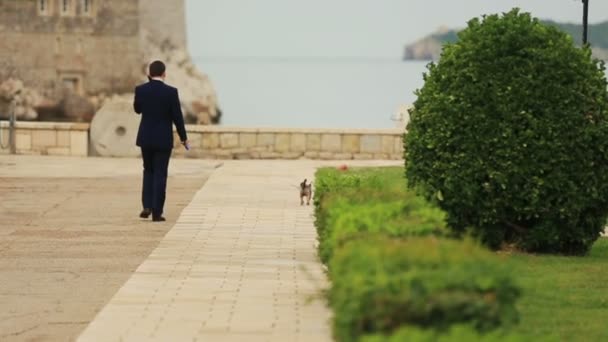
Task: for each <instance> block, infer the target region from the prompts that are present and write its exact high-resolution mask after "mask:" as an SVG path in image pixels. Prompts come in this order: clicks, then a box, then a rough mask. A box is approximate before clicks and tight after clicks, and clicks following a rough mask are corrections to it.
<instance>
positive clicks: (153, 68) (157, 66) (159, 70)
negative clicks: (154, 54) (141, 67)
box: [150, 61, 165, 77]
mask: <svg viewBox="0 0 608 342" xmlns="http://www.w3.org/2000/svg"><path fill="white" fill-rule="evenodd" d="M164 73H165V63H163V62H161V61H154V62H152V64H150V77H160V76H162V75H163V74H164Z"/></svg>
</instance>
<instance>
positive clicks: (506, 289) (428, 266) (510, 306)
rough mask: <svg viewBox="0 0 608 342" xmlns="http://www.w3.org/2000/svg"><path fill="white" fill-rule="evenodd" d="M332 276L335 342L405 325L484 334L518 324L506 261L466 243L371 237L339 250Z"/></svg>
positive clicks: (351, 243)
mask: <svg viewBox="0 0 608 342" xmlns="http://www.w3.org/2000/svg"><path fill="white" fill-rule="evenodd" d="M330 278H331V281H332V287H331V289H330V292H329V299H330V305H331V306H332V308H333V309H334V313H335V317H334V334H335V336H336V338H337V340H339V341H355V340H357V339H358V338H360V337H362V336H364V335H366V334H374V333H382V334H390V333H392V332H394V331H395V330H397V329H399V328H400V327H401V326H403V325H411V326H417V327H420V328H429V329H436V330H445V329H449V328H450V327H451V326H452V325H454V324H460V323H467V324H470V325H471V326H473V327H474V328H475V329H477V330H479V331H488V330H491V329H494V328H496V327H499V326H503V327H504V326H509V325H510V324H512V323H514V322H516V321H517V319H518V316H517V312H516V309H515V300H516V299H517V297H518V295H519V290H518V289H517V287H516V286H515V285H514V284H513V282H512V281H511V278H510V271H509V267H508V264H507V263H506V261H505V260H501V259H499V258H498V257H497V256H495V255H493V254H492V253H490V252H489V251H486V250H485V249H482V248H479V247H478V246H476V245H475V244H474V243H472V242H470V241H464V242H462V241H456V240H442V239H436V238H429V237H427V238H408V239H406V240H400V239H394V238H393V239H389V238H386V237H374V236H372V235H368V237H367V238H366V239H358V240H354V241H351V242H349V243H347V244H345V245H344V246H342V247H341V248H339V249H338V250H336V252H335V255H334V256H333V258H332V259H331V267H330Z"/></svg>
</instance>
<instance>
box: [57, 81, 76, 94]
mask: <svg viewBox="0 0 608 342" xmlns="http://www.w3.org/2000/svg"><path fill="white" fill-rule="evenodd" d="M61 83H62V85H63V89H64V90H66V91H67V92H68V93H70V94H72V93H75V94H80V79H79V78H78V77H63V78H62V79H61Z"/></svg>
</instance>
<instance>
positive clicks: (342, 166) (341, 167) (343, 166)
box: [338, 164, 348, 171]
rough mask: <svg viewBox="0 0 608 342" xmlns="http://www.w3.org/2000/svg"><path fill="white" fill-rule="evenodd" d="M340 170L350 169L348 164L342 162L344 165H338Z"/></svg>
mask: <svg viewBox="0 0 608 342" xmlns="http://www.w3.org/2000/svg"><path fill="white" fill-rule="evenodd" d="M338 170H341V171H346V170H348V166H346V164H342V165H340V166H338Z"/></svg>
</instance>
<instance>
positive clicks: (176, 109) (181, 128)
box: [171, 89, 188, 142]
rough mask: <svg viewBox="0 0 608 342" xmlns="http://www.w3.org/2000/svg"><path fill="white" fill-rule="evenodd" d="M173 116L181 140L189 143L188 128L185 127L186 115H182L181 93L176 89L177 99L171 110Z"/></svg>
mask: <svg viewBox="0 0 608 342" xmlns="http://www.w3.org/2000/svg"><path fill="white" fill-rule="evenodd" d="M171 116H172V118H173V123H174V124H175V128H176V129H177V134H178V135H179V139H180V140H181V141H182V142H185V141H187V140H188V135H187V134H186V126H185V125H184V115H183V114H182V105H181V102H180V101H179V92H178V90H177V89H175V99H174V100H173V106H172V108H171Z"/></svg>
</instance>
